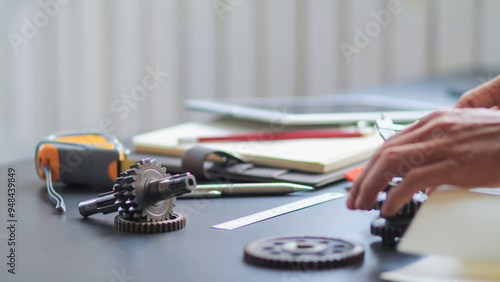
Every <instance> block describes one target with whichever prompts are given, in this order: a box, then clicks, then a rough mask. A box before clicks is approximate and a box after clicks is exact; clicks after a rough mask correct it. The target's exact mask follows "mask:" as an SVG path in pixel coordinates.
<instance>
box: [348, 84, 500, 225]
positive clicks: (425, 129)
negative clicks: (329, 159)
mask: <svg viewBox="0 0 500 282" xmlns="http://www.w3.org/2000/svg"><path fill="white" fill-rule="evenodd" d="M498 106H500V76H498V77H497V78H495V79H493V80H492V81H490V82H487V83H485V84H483V85H481V86H478V87H477V88H475V89H472V90H470V91H468V92H467V93H465V94H464V95H463V96H462V97H461V98H460V99H459V101H458V102H457V104H456V108H455V109H452V110H446V111H437V112H434V113H431V114H430V115H428V116H426V117H424V118H422V119H421V120H420V121H419V122H418V123H416V124H414V125H413V126H411V127H409V128H407V129H405V130H403V131H401V132H399V133H398V134H396V135H394V136H393V137H392V138H390V139H389V140H387V141H386V142H385V143H384V144H383V146H382V147H381V148H379V150H377V152H376V153H375V154H374V156H373V157H372V159H371V160H370V161H369V163H368V164H367V166H366V168H365V169H364V170H363V172H362V173H361V174H360V176H359V177H358V178H357V179H356V181H355V183H354V185H353V187H352V188H351V190H350V192H349V196H348V198H347V207H348V208H349V209H371V208H372V207H373V205H374V203H375V200H376V197H377V194H378V192H380V191H382V190H384V189H385V188H386V187H387V184H388V182H389V181H390V180H391V179H392V178H393V177H395V176H401V177H403V178H404V180H403V181H402V182H401V183H400V184H398V186H396V187H393V188H392V189H391V190H390V192H389V194H388V197H387V200H386V202H385V203H384V205H383V208H382V210H381V212H382V213H383V214H385V215H388V216H390V215H393V214H395V213H396V212H397V211H398V210H399V209H400V208H401V207H402V206H403V205H404V204H405V203H406V202H407V201H408V200H409V199H410V198H411V197H412V195H413V194H414V193H415V192H417V191H418V190H422V189H425V188H429V190H432V189H433V188H434V187H436V186H439V185H441V184H451V185H459V186H465V187H480V186H481V187H495V186H500V173H499V169H500V111H499V110H496V109H480V108H478V107H487V108H497V107H498ZM464 107H475V108H476V109H459V108H464Z"/></svg>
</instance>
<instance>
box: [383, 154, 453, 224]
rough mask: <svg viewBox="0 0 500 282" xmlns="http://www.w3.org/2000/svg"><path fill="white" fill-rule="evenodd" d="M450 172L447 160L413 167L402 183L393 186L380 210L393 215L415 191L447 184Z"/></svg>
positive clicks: (386, 214) (387, 214) (384, 213)
mask: <svg viewBox="0 0 500 282" xmlns="http://www.w3.org/2000/svg"><path fill="white" fill-rule="evenodd" d="M449 173H450V171H449V166H448V165H447V162H446V161H440V162H436V163H433V164H430V165H427V166H422V167H418V168H415V169H413V170H412V171H411V172H410V173H408V174H407V176H406V177H405V178H404V180H403V181H402V182H401V183H399V184H398V185H397V186H395V187H393V188H391V190H390V191H389V193H388V195H387V199H386V201H385V202H384V204H383V205H382V209H381V211H380V212H381V213H382V214H383V215H385V216H393V215H394V214H396V213H397V212H398V211H399V210H400V209H401V208H402V207H403V206H404V205H405V204H406V203H407V202H408V201H409V200H410V199H411V198H412V197H413V194H414V193H416V192H418V191H419V190H421V189H423V188H425V187H429V186H431V187H437V186H438V185H441V184H445V182H446V177H447V174H449Z"/></svg>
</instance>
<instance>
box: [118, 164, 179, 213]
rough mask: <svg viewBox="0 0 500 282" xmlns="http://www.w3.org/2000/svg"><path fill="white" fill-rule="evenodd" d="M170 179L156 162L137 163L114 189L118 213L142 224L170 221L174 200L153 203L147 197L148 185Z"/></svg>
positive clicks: (122, 175) (120, 177)
mask: <svg viewBox="0 0 500 282" xmlns="http://www.w3.org/2000/svg"><path fill="white" fill-rule="evenodd" d="M166 177H170V174H169V173H167V172H166V169H165V168H164V167H162V166H161V164H160V163H159V162H157V161H156V160H150V159H145V160H141V161H138V162H136V163H135V164H133V165H132V166H130V169H128V170H126V171H124V172H122V173H121V174H120V176H119V177H118V178H117V180H116V182H117V185H115V186H114V187H113V190H114V191H115V197H116V198H117V200H116V202H117V204H118V206H119V208H118V212H119V213H120V216H122V217H123V218H124V219H128V220H135V221H140V222H150V221H153V222H157V221H162V220H167V219H170V215H171V213H172V209H173V207H174V206H175V205H174V199H173V198H171V199H167V200H164V201H159V202H156V203H152V202H151V201H150V199H149V198H148V195H147V189H146V188H147V187H148V184H149V183H150V182H152V181H157V180H161V179H164V178H166Z"/></svg>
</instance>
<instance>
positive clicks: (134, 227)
mask: <svg viewBox="0 0 500 282" xmlns="http://www.w3.org/2000/svg"><path fill="white" fill-rule="evenodd" d="M195 188H196V179H195V177H194V176H193V175H191V174H190V173H183V174H176V175H170V174H169V173H167V172H166V169H165V168H164V167H162V166H161V163H160V162H158V161H156V160H154V159H153V160H152V159H144V160H141V161H138V162H136V163H135V164H133V165H132V166H130V169H128V170H126V171H124V172H122V173H121V174H120V175H119V176H118V178H116V183H115V184H114V186H113V190H112V191H109V192H107V193H103V194H100V195H99V196H98V197H97V198H93V199H89V200H86V201H82V202H80V204H79V205H78V210H79V211H80V214H81V215H82V216H84V217H88V216H90V215H93V214H96V213H103V214H108V213H113V212H118V213H119V214H118V215H117V216H116V217H115V221H114V224H115V227H116V228H117V229H118V230H120V231H126V232H135V233H159V232H169V231H175V230H179V229H182V228H184V227H185V225H186V217H185V216H184V215H183V214H181V213H176V212H174V211H173V208H174V207H175V204H174V201H175V197H177V196H181V195H184V194H187V193H190V192H191V191H193V190H194V189H195Z"/></svg>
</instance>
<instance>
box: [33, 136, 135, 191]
mask: <svg viewBox="0 0 500 282" xmlns="http://www.w3.org/2000/svg"><path fill="white" fill-rule="evenodd" d="M126 153H127V152H126V149H125V147H124V146H123V144H122V143H120V141H119V140H118V139H117V138H116V137H114V136H112V135H110V134H107V133H102V132H82V131H63V132H58V133H56V134H52V135H49V136H47V137H46V138H45V139H44V140H42V141H41V142H39V143H38V145H37V148H36V155H35V162H36V168H37V172H38V175H39V176H40V178H42V179H46V174H45V173H44V171H43V169H42V166H45V167H48V169H49V170H50V171H51V179H50V180H51V181H52V182H64V183H70V184H79V185H88V186H102V187H108V188H109V187H110V186H113V184H114V182H115V179H116V177H118V174H119V172H120V171H123V167H122V166H125V168H128V166H130V163H129V162H127V160H126V159H125V158H126Z"/></svg>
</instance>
